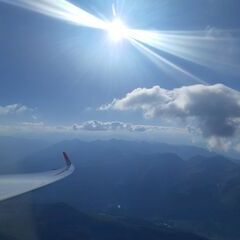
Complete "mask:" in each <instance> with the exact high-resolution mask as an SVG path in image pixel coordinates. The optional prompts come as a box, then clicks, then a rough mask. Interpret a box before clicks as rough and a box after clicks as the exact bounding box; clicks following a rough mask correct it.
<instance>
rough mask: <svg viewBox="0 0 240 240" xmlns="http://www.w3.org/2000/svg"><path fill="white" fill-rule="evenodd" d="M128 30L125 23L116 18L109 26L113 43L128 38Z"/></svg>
mask: <svg viewBox="0 0 240 240" xmlns="http://www.w3.org/2000/svg"><path fill="white" fill-rule="evenodd" d="M127 32H128V29H127V27H126V26H125V25H124V24H123V22H122V21H121V20H120V19H118V18H116V19H114V20H113V21H112V22H111V23H110V24H109V26H108V34H109V37H110V38H111V40H112V41H114V42H120V41H122V40H123V39H124V38H126V37H127Z"/></svg>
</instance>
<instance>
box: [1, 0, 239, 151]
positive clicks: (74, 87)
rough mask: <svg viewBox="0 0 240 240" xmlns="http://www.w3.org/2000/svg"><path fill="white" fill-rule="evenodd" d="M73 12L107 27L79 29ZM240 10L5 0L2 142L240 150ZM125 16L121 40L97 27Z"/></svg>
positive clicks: (206, 1)
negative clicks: (106, 141) (115, 142)
mask: <svg viewBox="0 0 240 240" xmlns="http://www.w3.org/2000/svg"><path fill="white" fill-rule="evenodd" d="M37 2H42V3H43V6H45V7H44V8H42V10H39V9H41V7H39V6H37ZM50 2H52V3H53V7H52V9H55V8H56V6H57V7H60V8H61V14H62V15H61V14H58V16H57V17H56V14H55V13H56V12H54V14H55V15H54V14H53V13H52V12H51V11H50V10H49V9H50V5H51V4H49V3H50ZM29 4H30V5H31V4H32V6H30V7H29ZM35 5H36V6H35ZM73 6H75V7H74V8H73ZM71 9H75V10H76V9H80V10H81V11H83V12H84V14H86V13H87V14H88V13H89V16H91V17H93V16H94V17H96V19H97V20H96V19H95V18H94V21H92V22H91V21H90V20H91V17H89V19H90V20H89V19H88V18H87V17H86V19H85V17H84V16H82V15H81V16H80V17H79V19H78V20H77V21H76V20H75V19H74V18H73V19H72V18H71V14H72V10H71ZM238 9H240V2H239V1H238V0H200V1H192V0H181V1H179V0H161V1H160V0H149V1H144V0H128V1H127V0H115V1H114V0H111V1H110V0H95V1H93V0H88V1H81V0H75V1H65V0H61V1H47V0H41V1H36V4H34V1H28V0H16V1H13V0H0V56H1V57H0V82H1V85H0V86H1V87H0V135H14V136H15V135H22V136H34V137H46V138H49V136H50V135H51V136H56V135H57V136H58V137H60V138H61V137H62V138H66V137H79V138H83V139H96V138H124V139H141V140H151V141H161V142H163V141H165V142H169V143H187V144H197V145H199V144H200V145H205V146H207V147H210V148H219V149H222V150H224V151H227V150H229V149H235V150H237V151H239V150H240V139H239V138H238V133H239V124H240V93H239V90H240V81H239V78H240V70H239V69H240V68H239V66H240V47H239V46H240V45H239V44H240V20H239V11H238ZM70 10H71V11H70ZM76 11H77V12H78V10H76ZM66 12H67V14H68V15H64V14H65V13H66ZM115 18H118V19H121V21H122V23H124V25H125V27H126V28H127V29H131V32H130V33H129V32H128V36H127V37H125V38H124V39H122V40H121V41H119V42H116V41H113V40H112V39H111V38H110V37H109V31H106V29H102V27H99V26H97V23H99V24H100V25H101V23H102V22H104V23H106V22H108V23H111V22H112V21H113V20H114V19H115ZM95 20H96V21H95ZM98 20H100V21H98Z"/></svg>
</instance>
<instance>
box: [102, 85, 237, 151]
mask: <svg viewBox="0 0 240 240" xmlns="http://www.w3.org/2000/svg"><path fill="white" fill-rule="evenodd" d="M108 109H113V110H120V111H125V110H141V111H142V112H143V113H144V116H145V117H146V118H161V119H168V120H169V119H170V120H173V121H176V119H180V120H182V122H183V123H184V124H187V125H188V126H189V127H190V129H191V131H193V129H195V132H199V133H200V134H201V135H202V136H203V137H204V138H206V139H207V140H208V141H209V143H210V145H211V146H217V145H219V147H222V146H223V145H225V146H226V145H229V141H230V140H231V138H233V137H235V136H236V134H237V132H238V131H239V126H240V92H238V91H236V90H234V89H231V88H229V87H227V86H225V85H223V84H215V85H211V86H208V85H192V86H185V87H181V88H176V89H173V90H167V89H163V88H161V87H160V86H154V87H152V88H149V89H147V88H137V89H135V90H133V91H132V92H130V93H128V94H127V95H126V96H125V97H123V98H121V99H114V100H113V101H112V102H111V103H110V104H107V105H104V106H101V107H100V110H108Z"/></svg>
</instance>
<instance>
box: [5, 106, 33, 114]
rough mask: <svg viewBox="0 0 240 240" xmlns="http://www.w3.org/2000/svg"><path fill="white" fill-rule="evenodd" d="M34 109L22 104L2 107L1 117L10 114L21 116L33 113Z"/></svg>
mask: <svg viewBox="0 0 240 240" xmlns="http://www.w3.org/2000/svg"><path fill="white" fill-rule="evenodd" d="M32 110H33V109H32V108H29V107H27V106H25V105H22V104H12V105H6V106H0V116H5V115H9V114H21V113H24V112H27V111H32Z"/></svg>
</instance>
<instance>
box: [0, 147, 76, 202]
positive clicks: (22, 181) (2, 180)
mask: <svg viewBox="0 0 240 240" xmlns="http://www.w3.org/2000/svg"><path fill="white" fill-rule="evenodd" d="M63 156H64V160H65V164H66V166H65V167H63V168H60V169H57V170H52V171H48V172H41V173H26V174H11V175H0V201H3V200H6V199H9V198H12V197H15V196H18V195H21V194H23V193H26V192H30V191H32V190H35V189H38V188H41V187H44V186H46V185H49V184H51V183H54V182H56V181H59V180H61V179H63V178H65V177H67V176H69V175H70V174H72V173H73V171H74V166H73V165H72V163H71V161H70V159H69V158H68V156H67V154H66V153H65V152H63Z"/></svg>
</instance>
